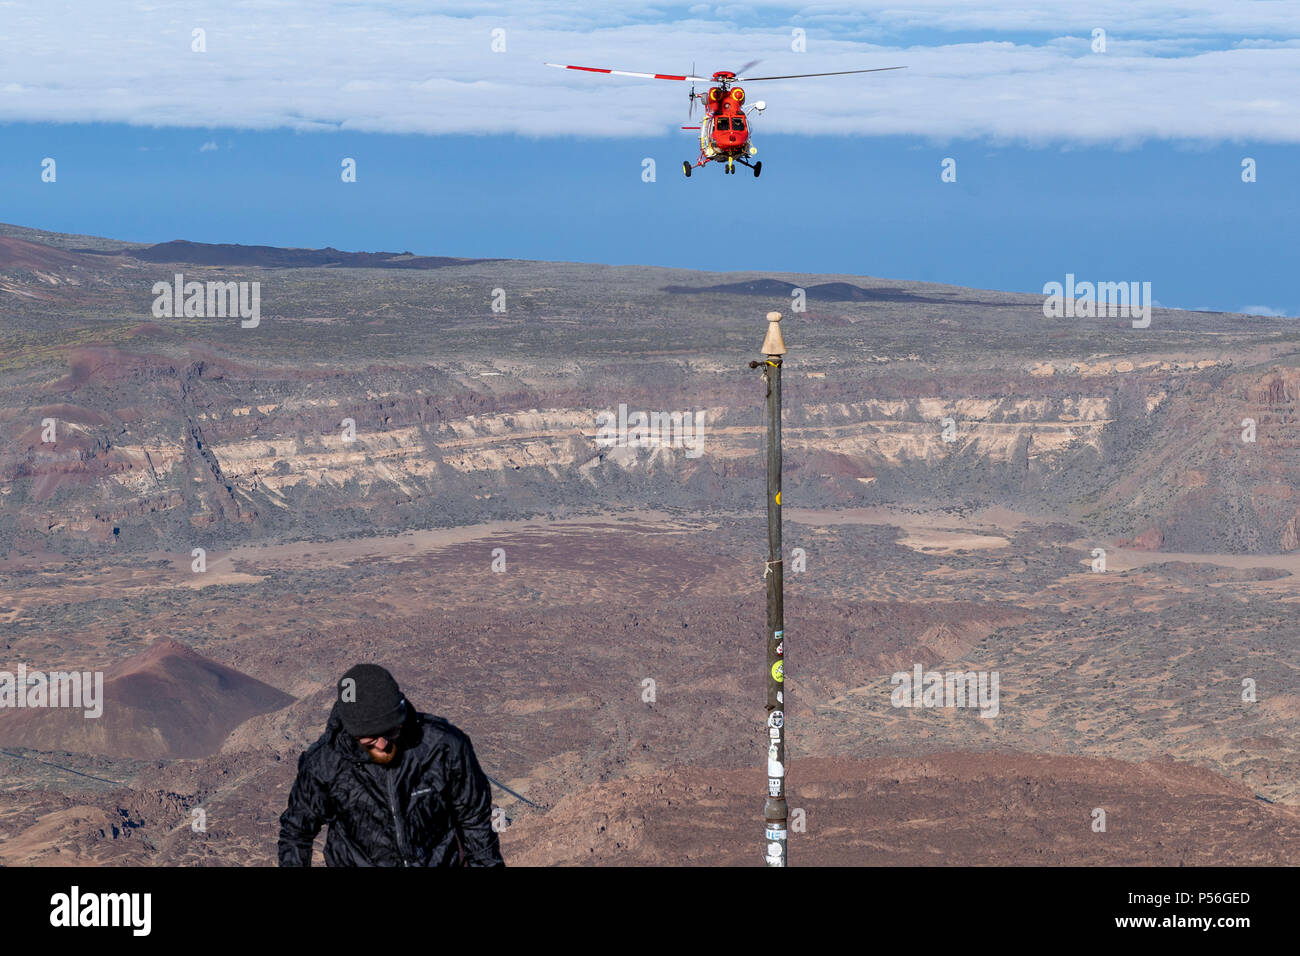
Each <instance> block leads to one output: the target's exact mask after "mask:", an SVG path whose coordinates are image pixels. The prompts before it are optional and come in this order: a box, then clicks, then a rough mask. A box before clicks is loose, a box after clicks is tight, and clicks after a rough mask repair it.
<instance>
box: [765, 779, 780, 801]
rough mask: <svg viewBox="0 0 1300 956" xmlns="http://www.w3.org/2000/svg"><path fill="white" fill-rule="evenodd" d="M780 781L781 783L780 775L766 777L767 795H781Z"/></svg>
mask: <svg viewBox="0 0 1300 956" xmlns="http://www.w3.org/2000/svg"><path fill="white" fill-rule="evenodd" d="M781 783H782V779H781V778H780V777H768V778H767V795H768V796H769V797H779V796H781Z"/></svg>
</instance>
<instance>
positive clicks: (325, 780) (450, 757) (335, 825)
mask: <svg viewBox="0 0 1300 956" xmlns="http://www.w3.org/2000/svg"><path fill="white" fill-rule="evenodd" d="M337 706H338V705H337V704H336V705H335V707H336V709H337ZM399 747H400V749H401V753H400V754H399V756H398V758H397V759H396V760H395V761H394V762H393V763H391V764H389V765H388V766H380V765H379V764H377V763H375V762H374V761H372V760H371V759H370V757H369V756H368V755H367V754H366V752H365V751H364V750H363V749H362V747H361V745H360V744H358V743H357V742H356V739H355V738H354V737H352V736H351V735H349V734H348V733H347V732H346V731H344V729H343V724H342V722H341V721H340V720H339V717H338V714H337V710H335V711H331V712H330V719H329V723H328V724H327V725H326V727H325V733H324V734H322V735H321V737H320V739H319V740H317V741H316V742H315V743H314V744H312V745H311V747H309V748H308V749H307V751H306V753H304V754H303V755H302V757H300V758H299V760H298V778H297V779H296V780H295V781H294V784H293V790H292V791H291V792H290V794H289V807H288V809H286V810H285V811H284V813H283V814H281V815H280V845H279V857H280V865H281V866H311V847H312V841H313V840H315V839H316V834H318V833H320V829H321V827H322V826H323V825H326V824H328V826H329V832H328V834H327V835H326V837H325V864H326V866H457V865H463V866H504V865H505V863H504V861H503V860H502V859H501V845H500V842H499V841H498V839H497V834H496V831H494V830H493V829H492V794H491V790H490V788H489V785H488V779H487V777H486V776H485V775H484V773H483V770H482V768H480V767H479V765H478V760H477V759H476V758H475V756H474V747H473V745H472V744H471V743H470V740H469V738H468V737H467V736H465V734H463V733H462V732H461V731H460V730H458V729H457V728H456V727H454V726H453V725H452V724H450V723H448V722H447V721H445V720H443V719H442V718H441V717H435V716H433V715H432V714H420V713H416V712H415V710H414V708H410V716H408V717H407V720H406V723H405V724H404V725H403V727H402V734H401V738H400V740H399ZM462 856H463V859H462Z"/></svg>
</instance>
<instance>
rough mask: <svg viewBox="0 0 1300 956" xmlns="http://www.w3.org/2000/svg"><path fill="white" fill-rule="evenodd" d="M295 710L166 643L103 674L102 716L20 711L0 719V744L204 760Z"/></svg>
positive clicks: (284, 699)
mask: <svg viewBox="0 0 1300 956" xmlns="http://www.w3.org/2000/svg"><path fill="white" fill-rule="evenodd" d="M291 703H293V698H292V697H290V696H289V695H288V694H285V693H283V692H281V691H279V690H277V689H276V688H274V687H271V686H270V685H269V684H264V683H262V682H261V681H259V680H256V679H255V678H252V677H249V676H248V675H247V674H242V673H240V672H239V671H237V670H235V669H233V668H230V667H226V666H225V665H224V664H218V663H217V662H216V661H212V660H209V659H208V658H206V657H203V656H202V655H200V654H196V653H195V652H194V651H192V650H190V649H189V648H188V647H186V646H185V645H183V644H180V643H178V642H177V641H174V640H170V639H164V640H160V641H157V642H156V643H154V644H153V645H151V646H150V647H149V649H148V650H146V651H144V652H142V653H140V654H136V655H135V656H133V657H130V658H127V659H126V660H125V661H122V662H120V663H119V664H116V665H114V666H113V667H110V668H109V669H108V670H107V671H105V673H104V701H103V714H102V715H101V716H100V717H97V718H88V717H86V716H85V715H84V711H83V710H82V709H81V708H42V709H32V710H15V711H11V712H10V713H9V714H6V715H5V716H3V717H0V741H3V743H5V744H7V745H10V746H19V747H29V748H31V749H33V750H47V751H50V750H58V751H69V752H73V753H91V754H102V755H104V756H109V757H131V758H135V759H139V760H156V759H162V758H193V757H205V756H208V755H209V754H212V753H215V752H216V751H217V750H219V749H220V748H221V745H222V743H223V742H224V741H225V739H226V737H227V736H228V735H229V734H230V732H231V731H232V730H234V729H235V728H236V727H238V726H239V725H240V724H242V723H243V722H244V721H245V720H248V719H249V718H250V717H255V716H257V715H259V714H265V713H269V712H270V711H274V710H279V709H280V708H281V707H286V706H288V705H289V704H291Z"/></svg>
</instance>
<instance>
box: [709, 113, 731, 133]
mask: <svg viewBox="0 0 1300 956" xmlns="http://www.w3.org/2000/svg"><path fill="white" fill-rule="evenodd" d="M713 128H714V129H725V130H729V129H731V119H730V118H729V117H726V116H719V117H718V122H717V123H716V124H714V127H713Z"/></svg>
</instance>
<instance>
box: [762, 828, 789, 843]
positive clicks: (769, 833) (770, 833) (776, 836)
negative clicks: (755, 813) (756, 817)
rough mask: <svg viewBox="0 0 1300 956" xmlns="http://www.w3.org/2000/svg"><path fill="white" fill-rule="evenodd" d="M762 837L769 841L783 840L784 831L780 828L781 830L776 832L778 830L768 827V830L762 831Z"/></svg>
mask: <svg viewBox="0 0 1300 956" xmlns="http://www.w3.org/2000/svg"><path fill="white" fill-rule="evenodd" d="M764 836H766V837H767V838H768V839H769V840H784V839H785V829H784V828H782V829H780V830H778V829H775V828H773V827H768V828H767V829H766V830H765V831H764Z"/></svg>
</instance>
